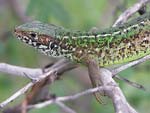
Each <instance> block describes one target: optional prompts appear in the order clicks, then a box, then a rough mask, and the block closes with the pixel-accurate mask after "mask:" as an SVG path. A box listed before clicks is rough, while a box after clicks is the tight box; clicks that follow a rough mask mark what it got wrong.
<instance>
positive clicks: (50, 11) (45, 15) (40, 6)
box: [27, 0, 70, 24]
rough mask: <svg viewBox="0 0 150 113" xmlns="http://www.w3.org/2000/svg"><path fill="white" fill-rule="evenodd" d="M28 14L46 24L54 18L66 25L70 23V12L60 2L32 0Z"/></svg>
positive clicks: (56, 0)
mask: <svg viewBox="0 0 150 113" xmlns="http://www.w3.org/2000/svg"><path fill="white" fill-rule="evenodd" d="M27 13H28V14H29V15H32V16H35V18H36V19H38V20H41V21H45V22H48V21H49V20H51V19H52V18H53V17H54V18H55V19H56V20H57V19H58V20H59V21H62V22H63V23H66V24H68V23H69V21H70V18H69V14H68V12H67V11H66V10H65V8H64V7H63V6H62V4H60V2H59V1H58V0H36V2H35V0H30V3H29V5H28V8H27Z"/></svg>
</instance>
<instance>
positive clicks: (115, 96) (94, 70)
mask: <svg viewBox="0 0 150 113" xmlns="http://www.w3.org/2000/svg"><path fill="white" fill-rule="evenodd" d="M87 65H88V70H89V74H92V75H93V74H96V75H95V76H97V77H99V78H97V79H99V80H100V81H101V83H102V86H117V83H116V82H115V81H114V80H113V79H112V76H113V75H112V73H111V72H110V71H109V70H107V69H104V68H101V69H99V65H98V64H97V63H96V61H95V60H92V59H89V60H88V62H87ZM103 91H104V94H105V95H107V96H108V97H110V98H111V99H112V102H113V105H114V108H115V112H116V113H137V112H136V111H135V110H134V109H133V108H132V107H131V106H130V105H129V103H128V102H127V101H126V99H125V97H124V95H123V93H122V91H121V89H120V88H119V87H113V88H110V89H103Z"/></svg>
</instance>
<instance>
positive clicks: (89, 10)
mask: <svg viewBox="0 0 150 113" xmlns="http://www.w3.org/2000/svg"><path fill="white" fill-rule="evenodd" d="M135 2H136V0H124V1H123V0H0V62H5V63H9V64H13V65H18V66H26V67H31V68H34V67H35V68H36V67H42V66H44V65H46V64H48V62H49V63H50V62H53V61H55V60H57V59H54V58H48V57H47V56H44V55H42V54H40V53H38V52H37V51H36V50H34V49H33V48H31V47H29V46H27V45H25V44H23V43H21V42H20V41H18V40H17V39H16V38H15V37H14V36H13V35H12V32H13V29H14V27H15V26H17V25H19V24H22V23H24V22H26V21H27V20H28V19H29V18H30V19H33V20H40V21H43V22H46V23H54V24H56V25H60V26H64V27H66V28H71V29H78V30H89V29H91V28H92V27H94V26H95V27H98V28H100V29H104V28H106V27H110V26H111V25H112V24H113V22H114V21H115V19H116V18H117V17H118V15H119V14H120V13H121V12H122V11H124V10H125V9H126V8H128V7H130V6H132V5H133V4H134V3H135ZM149 73H150V64H149V62H145V63H142V64H140V65H138V66H136V67H133V68H130V69H127V70H125V71H123V72H121V73H120V75H121V76H124V77H126V78H128V79H129V80H131V81H135V82H137V83H140V84H142V85H144V87H145V88H146V91H141V90H138V89H135V88H133V87H131V86H129V85H127V84H126V83H124V82H122V81H117V82H118V83H119V85H120V87H121V89H122V91H123V92H124V94H125V96H126V98H127V100H128V101H129V103H130V104H131V105H132V106H133V107H134V108H135V109H136V110H137V111H139V112H140V113H150V87H149V86H150V81H149V78H150V77H149ZM27 82H29V80H27V79H26V78H22V77H12V76H9V75H6V74H4V73H0V102H1V101H3V100H4V99H6V98H8V97H9V96H10V95H12V94H13V93H14V92H15V91H17V90H18V89H19V88H21V87H22V86H24V85H25V84H26V83H27ZM90 87H91V84H90V81H89V78H88V74H87V69H86V67H80V68H78V69H75V70H72V71H69V72H68V73H65V76H63V77H62V79H61V80H59V81H56V82H55V83H53V84H52V85H51V86H50V90H51V91H52V92H53V93H55V94H56V95H58V96H65V95H71V94H75V93H77V92H80V91H83V90H85V89H87V88H90ZM22 98H23V96H21V97H19V99H17V100H15V101H14V102H12V103H11V104H9V106H13V105H15V104H17V103H19V102H20V101H21V99H22ZM66 104H67V105H68V106H70V107H71V108H73V109H74V110H76V111H77V112H78V113H100V112H101V113H113V112H114V109H113V105H112V102H111V100H107V104H106V105H100V104H99V103H98V102H97V101H96V100H95V98H94V97H93V96H92V95H89V96H84V97H81V98H79V99H77V100H75V101H71V102H67V103H66ZM41 112H42V113H62V112H63V111H62V110H61V109H60V108H59V107H58V106H56V105H50V106H48V107H45V108H42V109H37V110H35V109H33V110H31V111H30V112H29V113H41Z"/></svg>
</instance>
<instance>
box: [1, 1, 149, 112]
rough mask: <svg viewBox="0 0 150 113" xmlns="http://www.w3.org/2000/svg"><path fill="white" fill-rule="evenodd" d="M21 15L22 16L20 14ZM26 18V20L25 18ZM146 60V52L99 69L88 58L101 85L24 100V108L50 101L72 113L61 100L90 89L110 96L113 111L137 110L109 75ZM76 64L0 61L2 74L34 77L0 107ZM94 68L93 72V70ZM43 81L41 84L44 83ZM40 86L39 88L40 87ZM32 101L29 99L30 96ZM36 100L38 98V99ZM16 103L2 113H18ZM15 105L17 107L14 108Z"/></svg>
mask: <svg viewBox="0 0 150 113" xmlns="http://www.w3.org/2000/svg"><path fill="white" fill-rule="evenodd" d="M149 1H150V0H140V1H139V2H138V3H137V4H135V5H134V6H133V7H131V8H129V9H127V10H126V11H125V12H124V13H123V14H122V15H121V16H120V17H119V18H118V20H117V21H116V22H115V24H114V25H113V26H117V25H119V24H120V23H124V22H126V21H127V19H128V18H129V17H130V16H131V15H133V13H135V12H137V11H138V10H140V8H142V7H143V6H144V5H145V4H146V3H148V2H149ZM22 17H23V16H22ZM25 20H26V19H25ZM148 59H150V55H148V56H146V57H144V58H142V59H139V60H137V61H133V62H131V63H128V64H126V65H123V66H120V67H118V68H115V69H112V70H110V71H109V70H108V69H103V68H100V69H99V67H98V65H97V64H96V62H95V61H94V60H91V59H89V61H88V63H87V66H88V67H89V68H88V69H89V72H90V73H92V74H93V73H96V74H98V76H99V79H100V80H101V81H102V82H103V85H102V86H99V87H96V88H91V89H88V90H85V91H83V92H80V93H77V94H75V95H71V96H64V97H54V98H53V96H51V97H50V98H46V99H45V100H44V101H43V102H41V103H39V104H37V102H34V103H31V102H28V104H27V106H26V107H27V110H29V109H31V108H42V107H45V106H47V105H50V104H53V103H55V104H57V105H58V106H60V107H62V108H63V109H64V110H65V111H66V112H68V113H75V111H74V110H72V109H70V108H69V107H67V106H66V105H64V104H63V103H62V102H64V101H69V100H74V99H77V98H79V97H80V96H84V95H87V94H92V93H94V92H97V91H99V92H103V91H104V92H105V94H106V95H107V96H108V97H110V98H111V99H112V101H113V105H114V108H115V112H116V113H120V112H123V113H137V112H136V111H135V110H134V109H133V108H132V107H131V106H130V105H129V104H128V102H127V101H126V99H125V97H124V95H123V93H122V91H121V89H120V88H119V86H118V85H117V84H116V82H115V81H114V80H113V79H112V77H115V76H116V74H117V73H119V72H121V71H123V70H125V69H127V68H129V67H131V66H135V65H137V64H139V63H142V62H144V61H146V60H148ZM76 66H77V65H74V64H72V63H70V62H69V61H66V60H61V61H58V62H56V63H55V64H54V65H52V66H51V67H50V68H48V69H46V71H43V69H40V68H37V69H31V68H25V67H19V66H13V65H9V64H5V63H0V71H1V72H3V73H8V74H11V75H17V76H23V77H29V78H30V79H32V80H34V82H30V83H28V84H27V85H26V86H25V87H23V88H21V89H20V90H19V91H17V92H16V93H15V94H14V95H12V96H11V97H10V98H8V99H6V100H5V101H4V102H2V103H0V107H2V108H3V107H4V106H6V105H7V104H8V103H9V102H11V101H13V100H14V99H16V98H17V97H18V96H20V95H22V94H24V93H25V92H26V91H27V90H29V88H31V87H32V86H34V85H35V86H36V85H37V84H39V83H40V82H41V81H43V79H44V80H46V81H48V82H46V84H50V83H52V82H53V81H54V80H56V79H57V78H58V76H60V75H61V74H62V73H63V72H65V71H68V70H71V69H73V68H75V67H76ZM94 67H95V68H97V70H95V69H94V70H93V68H94ZM96 71H97V72H96ZM46 84H44V86H45V85H46ZM42 88H43V87H42ZM32 100H33V98H32ZM38 102H40V101H38ZM20 106H22V105H18V106H16V107H14V108H11V109H6V110H4V111H3V112H6V111H7V112H8V113H12V112H13V111H17V112H16V113H19V112H21V111H22V110H21V108H20ZM16 108H17V109H16Z"/></svg>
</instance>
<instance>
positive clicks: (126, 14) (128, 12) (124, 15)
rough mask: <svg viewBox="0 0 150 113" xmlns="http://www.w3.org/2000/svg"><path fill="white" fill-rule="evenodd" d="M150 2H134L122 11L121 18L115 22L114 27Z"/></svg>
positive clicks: (141, 0)
mask: <svg viewBox="0 0 150 113" xmlns="http://www.w3.org/2000/svg"><path fill="white" fill-rule="evenodd" d="M148 2H150V0H140V1H139V2H138V3H136V4H134V5H133V6H132V7H130V8H129V9H127V10H126V11H125V12H124V13H122V14H121V15H120V16H119V18H118V19H117V20H116V22H115V23H114V24H113V27H115V26H118V25H120V24H123V23H125V22H126V21H127V20H128V18H129V17H131V16H132V15H133V14H134V13H136V12H137V11H138V10H139V9H140V8H142V7H143V6H145V5H146V3H148Z"/></svg>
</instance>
